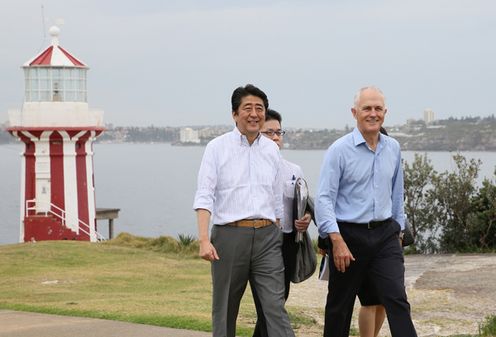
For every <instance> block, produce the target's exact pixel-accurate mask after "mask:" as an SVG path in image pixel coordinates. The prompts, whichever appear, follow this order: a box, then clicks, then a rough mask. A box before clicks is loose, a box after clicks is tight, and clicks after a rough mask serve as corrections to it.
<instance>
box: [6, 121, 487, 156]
mask: <svg viewBox="0 0 496 337" xmlns="http://www.w3.org/2000/svg"><path fill="white" fill-rule="evenodd" d="M1 126H2V129H4V130H5V128H6V127H7V125H5V124H3V125H1ZM106 128H107V130H106V131H105V132H104V133H103V134H102V135H101V136H100V137H99V138H98V140H97V141H98V142H105V143H125V142H132V143H171V144H173V145H181V146H194V145H205V144H207V143H208V142H209V141H210V140H212V139H213V138H215V137H216V136H218V135H220V134H222V133H225V132H227V131H229V130H232V128H233V126H232V125H214V126H187V127H170V126H165V127H157V126H147V127H136V126H124V127H123V126H113V125H107V126H106ZM385 128H386V129H387V131H388V133H389V135H390V136H392V137H394V138H395V139H397V140H398V141H399V142H400V144H401V148H402V149H403V150H404V151H496V117H495V116H494V115H492V116H489V117H463V118H460V119H457V118H449V119H444V120H434V121H430V122H426V121H424V120H409V121H407V123H406V124H404V125H394V126H388V125H385ZM350 130H351V127H346V128H345V129H316V128H314V129H310V128H305V129H303V128H302V129H296V128H288V129H287V131H288V132H287V133H286V135H285V136H284V147H285V148H286V149H295V150H302V149H312V150H313V149H315V150H317V149H326V148H327V147H329V145H330V144H332V143H333V142H334V141H335V140H336V139H338V138H339V137H341V136H342V135H344V134H346V133H348V132H349V131H350ZM6 143H15V139H14V138H13V137H12V136H10V135H9V134H8V133H7V132H0V144H6Z"/></svg>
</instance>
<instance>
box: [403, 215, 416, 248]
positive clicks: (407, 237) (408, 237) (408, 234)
mask: <svg viewBox="0 0 496 337" xmlns="http://www.w3.org/2000/svg"><path fill="white" fill-rule="evenodd" d="M414 242H415V237H414V236H413V232H412V227H411V226H410V223H409V222H408V219H405V229H404V230H403V240H402V241H401V244H402V245H403V247H406V246H410V245H413V243H414Z"/></svg>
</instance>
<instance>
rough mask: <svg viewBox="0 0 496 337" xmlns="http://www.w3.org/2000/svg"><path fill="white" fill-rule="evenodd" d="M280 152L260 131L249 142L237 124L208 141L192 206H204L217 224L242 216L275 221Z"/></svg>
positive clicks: (279, 209) (279, 211) (279, 199)
mask: <svg viewBox="0 0 496 337" xmlns="http://www.w3.org/2000/svg"><path fill="white" fill-rule="evenodd" d="M281 160H282V158H281V154H280V152H279V149H278V147H277V145H276V143H274V142H273V141H272V140H270V139H268V138H266V137H262V136H260V135H259V137H258V138H257V139H255V141H254V142H253V143H252V144H251V145H250V144H249V143H248V140H247V138H246V137H245V136H244V135H242V134H241V133H240V132H239V130H238V129H237V128H234V130H233V131H231V132H228V133H225V134H223V135H221V136H219V137H217V138H215V139H213V140H212V141H210V142H209V143H208V144H207V147H206V148H205V153H204V154H203V158H202V162H201V166H200V170H199V172H198V188H197V191H196V195H195V200H194V204H193V209H195V210H197V209H200V208H201V209H206V210H208V211H209V212H210V213H211V214H212V222H213V223H214V224H216V225H224V224H226V223H230V222H234V221H238V220H242V219H269V220H271V221H274V222H275V221H276V218H279V219H280V218H281V217H282V215H283V212H282V208H283V206H282V179H281V176H280V167H281Z"/></svg>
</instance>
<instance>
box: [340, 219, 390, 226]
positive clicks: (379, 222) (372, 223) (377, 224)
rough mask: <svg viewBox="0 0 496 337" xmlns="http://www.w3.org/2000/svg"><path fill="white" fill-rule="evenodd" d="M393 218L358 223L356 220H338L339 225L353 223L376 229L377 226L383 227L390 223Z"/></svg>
mask: <svg viewBox="0 0 496 337" xmlns="http://www.w3.org/2000/svg"><path fill="white" fill-rule="evenodd" d="M391 220H392V218H388V219H386V220H380V221H369V222H366V223H356V222H346V221H338V224H339V225H341V224H342V225H345V226H349V225H353V226H360V227H362V228H367V229H375V228H377V227H381V226H382V225H385V224H388V223H389V222H390V221H391Z"/></svg>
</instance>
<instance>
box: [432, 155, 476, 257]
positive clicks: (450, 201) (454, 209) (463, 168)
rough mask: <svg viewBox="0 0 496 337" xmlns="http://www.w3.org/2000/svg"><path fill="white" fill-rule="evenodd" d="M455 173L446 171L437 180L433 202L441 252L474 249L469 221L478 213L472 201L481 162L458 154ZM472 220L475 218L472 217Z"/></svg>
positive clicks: (433, 192)
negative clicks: (468, 159) (472, 214)
mask: <svg viewBox="0 0 496 337" xmlns="http://www.w3.org/2000/svg"><path fill="white" fill-rule="evenodd" d="M453 160H454V161H455V164H456V169H455V171H454V172H451V173H448V172H444V173H442V174H440V175H439V176H437V177H435V178H434V179H433V187H434V189H433V191H432V193H431V194H430V196H429V197H428V201H429V202H432V204H433V210H434V216H435V217H436V220H437V221H436V228H434V231H433V234H434V235H439V249H440V251H441V252H460V251H468V250H471V249H473V248H474V247H473V245H472V239H471V233H470V229H469V226H468V218H469V215H470V214H471V213H473V212H474V209H473V206H472V203H471V200H472V198H473V197H474V196H475V194H476V192H477V187H476V186H477V185H476V178H477V176H478V174H479V168H480V165H481V161H480V160H475V159H471V160H470V161H467V159H466V158H465V157H464V156H462V155H460V154H456V155H454V156H453ZM471 217H472V216H471Z"/></svg>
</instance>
